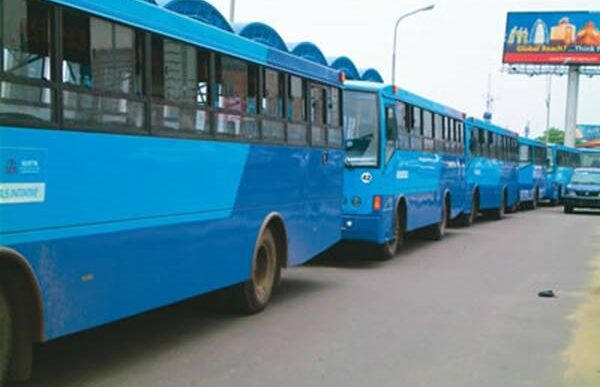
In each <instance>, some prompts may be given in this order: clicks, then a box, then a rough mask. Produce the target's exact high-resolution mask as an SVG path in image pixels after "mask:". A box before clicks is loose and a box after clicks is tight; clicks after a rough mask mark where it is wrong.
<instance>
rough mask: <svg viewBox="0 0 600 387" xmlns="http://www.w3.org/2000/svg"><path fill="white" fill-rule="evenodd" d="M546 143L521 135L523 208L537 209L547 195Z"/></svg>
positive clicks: (520, 157)
mask: <svg viewBox="0 0 600 387" xmlns="http://www.w3.org/2000/svg"><path fill="white" fill-rule="evenodd" d="M546 165H547V149H546V144H545V143H543V142H541V141H537V140H532V139H530V138H525V137H519V199H520V203H521V206H522V207H523V208H529V209H535V208H536V207H537V205H538V203H539V201H540V199H541V198H543V197H544V196H545V195H546Z"/></svg>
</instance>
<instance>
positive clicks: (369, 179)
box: [360, 172, 373, 184]
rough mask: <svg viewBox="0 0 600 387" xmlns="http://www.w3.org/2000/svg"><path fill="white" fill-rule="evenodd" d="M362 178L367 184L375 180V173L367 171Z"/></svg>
mask: <svg viewBox="0 0 600 387" xmlns="http://www.w3.org/2000/svg"><path fill="white" fill-rule="evenodd" d="M360 180H361V181H362V182H363V183H365V184H371V182H372V181H373V175H371V173H370V172H365V173H363V174H362V175H361V176H360Z"/></svg>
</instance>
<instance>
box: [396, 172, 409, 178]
mask: <svg viewBox="0 0 600 387" xmlns="http://www.w3.org/2000/svg"><path fill="white" fill-rule="evenodd" d="M408 176H409V174H408V171H396V179H398V180H406V179H408Z"/></svg>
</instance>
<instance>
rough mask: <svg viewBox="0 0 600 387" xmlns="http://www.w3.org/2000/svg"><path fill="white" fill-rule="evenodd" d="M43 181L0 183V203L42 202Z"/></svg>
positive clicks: (43, 192)
mask: <svg viewBox="0 0 600 387" xmlns="http://www.w3.org/2000/svg"><path fill="white" fill-rule="evenodd" d="M45 199H46V184H45V183H0V204H21V203H43V202H44V200H45Z"/></svg>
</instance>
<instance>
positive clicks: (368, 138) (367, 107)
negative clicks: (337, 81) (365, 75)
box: [344, 91, 379, 167]
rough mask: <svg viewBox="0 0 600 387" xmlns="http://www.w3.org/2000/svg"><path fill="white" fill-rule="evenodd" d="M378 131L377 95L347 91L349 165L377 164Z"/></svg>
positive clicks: (345, 101)
mask: <svg viewBox="0 0 600 387" xmlns="http://www.w3.org/2000/svg"><path fill="white" fill-rule="evenodd" d="M378 132H379V130H378V114H377V95H376V94H374V93H363V92H355V91H347V92H345V93H344V134H345V139H346V165H347V166H351V167H375V166H377V164H378V153H379V147H378V142H379V140H378V138H379V136H378Z"/></svg>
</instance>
